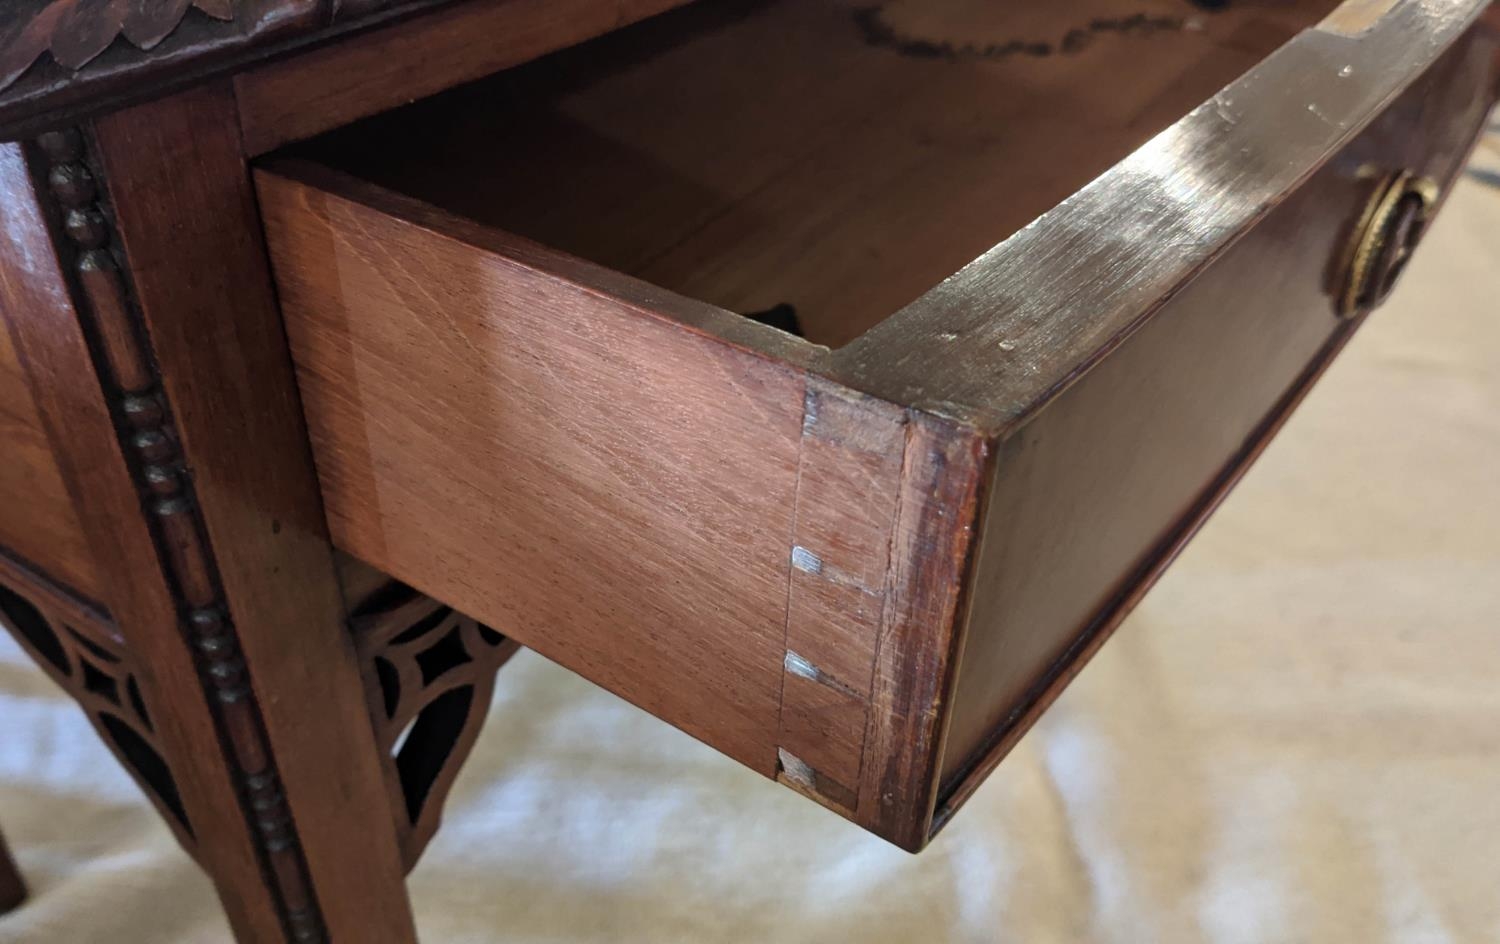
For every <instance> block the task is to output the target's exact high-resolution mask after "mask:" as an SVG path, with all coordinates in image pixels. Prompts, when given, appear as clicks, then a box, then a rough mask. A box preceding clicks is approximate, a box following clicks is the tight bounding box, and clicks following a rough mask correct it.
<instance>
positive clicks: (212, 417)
mask: <svg viewBox="0 0 1500 944" xmlns="http://www.w3.org/2000/svg"><path fill="white" fill-rule="evenodd" d="M233 119H234V102H233V97H232V95H231V94H230V91H229V89H228V87H227V86H220V87H207V88H204V89H202V90H200V91H197V92H193V93H188V94H186V95H183V96H180V97H178V98H175V99H168V100H165V101H163V102H161V103H158V104H153V105H147V106H142V107H141V108H139V109H135V110H132V111H128V112H122V113H119V114H117V115H112V116H109V117H107V118H105V119H103V120H101V121H100V122H99V124H98V127H97V135H98V147H99V151H100V155H101V162H102V164H103V166H104V169H105V171H106V175H107V177H108V179H109V180H110V183H111V189H110V196H111V199H112V201H113V206H114V211H115V216H116V218H117V220H118V226H119V232H120V237H121V241H122V243H123V246H124V250H125V253H126V255H127V257H128V259H129V262H130V267H131V275H132V281H133V284H134V288H135V292H136V300H137V304H138V305H139V308H140V311H141V316H142V320H143V322H144V324H145V326H146V328H147V331H148V333H149V337H150V340H151V344H152V348H153V350H154V354H155V358H156V362H157V364H158V367H159V369H160V371H161V378H162V385H163V389H164V392H165V395H166V397H167V399H168V400H169V401H170V403H171V409H172V416H173V419H174V422H175V430H176V433H177V435H178V436H179V437H180V439H181V442H182V448H183V451H184V453H185V455H186V456H187V459H188V464H189V467H190V469H191V474H192V486H193V493H194V497H195V498H196V503H197V506H198V509H199V515H200V516H201V525H200V527H201V528H202V534H201V535H199V537H198V540H199V541H203V542H205V544H204V546H203V548H202V549H201V550H200V551H198V552H197V553H193V554H185V555H184V558H185V559H188V560H197V561H199V564H198V565H197V566H184V565H183V564H182V563H178V564H177V566H176V568H175V569H176V572H177V573H178V575H179V580H180V581H181V576H182V575H183V574H184V573H186V574H194V575H196V576H194V577H192V578H190V579H189V580H186V581H181V583H182V586H183V592H184V593H188V594H190V593H191V592H192V585H193V583H194V581H196V580H202V581H204V588H205V590H210V591H211V590H213V589H215V588H216V587H215V585H217V588H218V589H221V592H222V600H223V604H222V605H223V606H224V608H225V610H226V612H224V613H223V614H222V618H224V619H225V620H226V621H229V622H231V623H232V627H233V628H232V632H233V633H234V635H235V636H236V637H237V643H238V647H239V649H240V650H241V651H242V653H243V660H244V665H245V667H246V669H247V671H248V677H249V681H250V685H251V687H252V688H253V690H254V692H255V696H256V699H255V700H256V704H257V706H258V709H259V712H258V723H259V724H261V725H263V726H264V735H263V739H264V747H263V748H261V749H262V750H265V751H267V752H268V753H269V754H270V755H271V756H272V757H273V758H274V768H270V769H271V770H272V771H274V772H273V773H271V774H267V775H265V776H262V775H261V774H260V773H259V772H258V771H257V770H256V769H255V767H254V765H253V764H251V763H247V762H246V756H247V755H246V753H245V751H246V744H245V742H244V741H242V740H241V739H239V738H237V737H235V734H234V729H231V735H230V739H231V741H232V743H233V746H234V748H235V750H236V756H237V757H238V758H239V759H240V762H241V767H242V770H243V771H244V773H245V774H246V775H248V777H249V779H248V780H247V785H248V788H249V791H250V793H251V794H252V796H254V795H255V794H256V792H257V791H259V790H262V789H263V790H264V791H265V792H267V793H269V792H271V791H277V792H278V794H279V793H280V792H283V791H284V796H285V805H286V807H287V809H288V811H289V814H290V817H291V819H292V821H293V823H294V824H295V828H294V830H293V829H292V828H291V826H290V824H289V825H288V829H287V835H286V841H287V842H290V843H291V848H293V849H296V848H299V847H300V849H301V855H302V856H303V857H304V858H305V867H306V871H307V874H308V875H309V876H310V878H311V883H312V888H311V890H310V891H311V893H312V894H314V895H315V897H316V901H315V903H314V902H313V901H308V902H306V903H305V904H299V902H297V901H296V900H293V898H294V895H297V896H300V895H302V894H304V892H303V891H302V890H301V886H300V885H299V880H298V879H297V877H296V876H295V875H291V874H289V873H288V872H287V871H286V870H287V869H295V868H297V867H298V866H297V863H295V862H294V861H291V860H285V859H278V857H277V852H278V851H279V849H280V848H281V845H282V840H281V839H280V838H279V837H280V833H279V832H278V834H277V836H267V837H266V838H267V840H268V842H267V844H266V846H265V848H266V850H267V854H268V857H269V859H270V861H271V865H272V869H273V872H274V874H275V879H276V881H277V883H278V885H279V887H280V889H281V891H282V894H283V895H284V896H286V898H287V899H288V900H287V907H288V909H289V911H290V912H291V913H292V914H293V921H294V926H295V920H296V914H297V912H298V910H299V908H314V907H316V909H317V911H319V912H321V918H322V924H323V926H324V927H325V928H326V933H327V935H328V937H329V938H330V939H333V940H359V941H369V942H372V944H374V942H386V941H389V942H393V944H394V942H409V941H412V940H414V938H415V931H414V928H413V926H412V917H411V911H410V906H409V904H408V902H407V900H406V896H405V890H404V882H403V877H404V868H403V863H402V860H401V856H400V852H399V849H398V847H397V843H396V837H395V835H394V833H393V832H392V831H391V830H389V829H383V828H372V826H371V824H376V823H379V824H388V823H390V822H391V818H392V816H391V803H390V797H389V795H388V794H387V792H386V789H385V784H384V781H383V774H382V769H381V766H380V763H379V757H380V755H379V753H378V749H377V747H376V744H375V739H374V735H373V732H372V730H371V727H370V723H369V715H368V713H367V711H366V705H365V698H364V688H363V683H362V680H361V677H360V672H359V666H358V661H357V659H356V656H355V652H354V647H353V643H352V641H351V640H350V638H349V636H348V634H347V632H346V630H345V627H344V622H343V616H344V608H343V600H342V598H341V595H340V592H339V587H338V583H337V578H336V576H335V571H334V563H333V558H332V552H331V549H330V548H329V545H328V542H327V531H326V527H325V524H324V521H323V515H322V509H321V505H320V502H319V497H318V491H317V483H316V479H315V477H314V474H313V470H312V466H311V459H310V456H309V454H308V451H307V444H306V443H307V440H306V434H305V432H304V427H303V425H302V422H301V408H300V405H299V402H298V399H297V391H296V387H295V383H294V380H293V376H292V371H291V364H290V361H289V359H288V355H287V346H286V338H285V336H284V334H283V332H282V327H281V323H280V319H279V317H278V314H277V309H276V305H275V299H274V296H273V294H272V289H271V283H270V274H269V271H268V269H267V267H266V260H265V256H264V249H263V247H262V244H261V241H260V235H259V229H258V226H257V214H256V208H255V205H254V197H253V193H252V190H251V184H250V179H249V174H248V170H247V168H246V166H245V163H244V158H243V156H242V154H241V151H240V142H239V136H238V134H237V133H236V130H235V126H234V120H233ZM163 154H172V155H173V159H172V160H171V161H170V162H164V161H162V160H161V159H160V155H163ZM183 520H184V528H187V525H186V519H183ZM195 530H196V529H195V528H188V529H187V530H185V531H183V532H182V533H183V535H184V538H187V537H188V536H191V535H192V534H193V533H194V532H195ZM172 543H173V545H174V546H177V542H172ZM200 568H201V571H202V573H201V574H200V573H199V570H200ZM195 605H198V606H201V605H202V604H195ZM195 612H196V611H195ZM195 618H196V615H195ZM313 701H316V704H317V709H316V710H310V707H311V705H312V703H313ZM277 774H279V790H278V786H277V783H276V781H277ZM267 778H269V785H267V786H264V787H262V784H265V783H267ZM279 798H280V797H279V795H278V796H277V797H275V799H277V800H279ZM225 799H227V798H225ZM257 802H262V799H261V798H258V799H257Z"/></svg>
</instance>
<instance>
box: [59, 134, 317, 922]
mask: <svg viewBox="0 0 1500 944" xmlns="http://www.w3.org/2000/svg"><path fill="white" fill-rule="evenodd" d="M37 145H38V147H39V148H40V150H41V152H42V153H43V154H44V155H45V158H46V181H45V182H46V192H47V193H48V194H50V196H51V197H52V199H53V200H54V201H55V206H54V207H53V208H52V209H53V210H54V211H55V212H54V213H53V215H54V217H55V219H54V225H56V226H58V227H60V229H61V233H60V234H59V235H57V236H55V237H54V242H55V243H56V244H57V247H58V255H59V258H60V259H62V260H63V261H64V263H65V267H66V268H67V269H68V270H69V274H70V276H71V278H72V279H73V280H74V291H75V295H76V301H77V309H78V313H79V318H80V321H81V322H82V323H83V327H84V329H85V332H86V333H88V334H89V335H90V342H91V346H92V348H93V354H94V362H95V367H96V369H97V370H98V371H99V374H100V379H101V381H102V382H103V386H104V389H105V390H106V391H107V392H109V393H110V394H111V395H112V397H113V402H112V403H111V408H112V409H113V410H114V411H115V418H116V424H117V428H118V431H119V435H120V441H121V445H122V447H123V449H124V451H125V454H126V458H127V461H128V462H129V463H130V466H131V471H132V474H133V476H134V478H135V481H136V484H137V487H138V488H139V489H140V491H141V498H142V502H143V506H144V509H145V510H146V512H147V517H148V521H149V523H150V526H151V532H152V535H153V537H154V539H155V543H156V546H157V551H158V553H159V554H160V555H161V558H162V561H163V564H164V565H165V570H166V572H167V573H168V575H169V576H170V578H171V579H172V581H173V582H174V584H175V586H174V587H173V590H174V594H175V596H176V599H177V606H178V612H179V614H180V620H181V622H180V629H181V631H182V633H183V637H184V639H185V640H186V641H187V642H188V643H189V644H190V645H192V647H193V648H194V650H195V652H196V654H197V661H198V665H199V669H200V671H201V672H202V674H203V678H204V687H205V690H206V692H207V694H208V695H209V696H210V705H211V706H212V708H213V711H214V715H215V722H216V724H217V726H218V729H219V734H220V738H221V740H222V742H223V743H224V745H225V746H226V748H227V753H228V754H229V756H230V758H231V760H232V761H233V764H234V767H235V769H236V770H237V771H238V772H239V776H240V786H241V789H242V797H241V800H242V806H243V808H244V811H245V815H246V818H247V820H248V822H249V823H250V825H251V826H252V827H253V828H254V830H255V833H256V835H257V836H258V839H259V844H260V848H261V852H262V854H263V856H264V865H265V868H266V869H267V872H268V874H269V876H270V877H271V878H272V879H273V880H274V881H273V884H274V887H275V889H276V890H277V891H278V892H279V900H280V904H281V906H282V909H283V915H282V917H283V920H284V921H285V923H286V927H287V930H288V933H289V936H290V938H291V939H292V940H293V941H298V942H322V941H324V940H325V939H326V935H325V934H324V932H323V930H322V926H321V921H320V919H319V916H318V912H317V906H316V903H315V899H314V896H313V891H312V887H311V883H310V881H309V878H308V872H307V866H306V863H305V862H304V860H303V857H302V851H301V848H300V846H299V844H298V841H297V834H296V829H295V827H294V825H293V823H292V820H291V814H290V811H289V810H288V809H287V805H286V801H285V799H284V797H283V796H282V793H281V786H280V779H279V777H278V775H277V772H276V766H275V762H274V760H273V759H272V757H271V753H270V745H269V742H268V739H267V736H266V731H265V725H264V723H263V720H262V718H261V715H260V709H259V707H258V705H257V704H256V701H255V698H254V695H253V693H252V689H251V686H250V680H249V677H248V673H247V670H246V667H245V663H244V660H243V659H242V658H241V657H240V648H239V642H238V639H237V638H236V635H235V629H234V625H233V623H232V622H231V620H230V618H229V615H228V613H227V611H226V608H225V606H224V603H223V600H222V595H221V593H220V589H219V578H218V571H217V567H216V565H215V563H214V559H213V555H212V553H211V551H210V549H209V547H208V544H207V540H206V537H205V531H204V526H203V521H202V518H201V515H200V513H199V510H198V506H197V502H196V501H195V499H194V496H193V490H192V483H191V481H190V476H189V473H188V471H187V469H186V467H185V466H184V464H183V456H182V452H181V449H180V448H179V444H178V441H177V435H176V431H175V429H174V427H173V424H172V419H171V411H170V407H169V404H168V402H167V396H166V392H165V391H164V390H163V389H162V388H161V384H160V378H159V377H158V376H157V373H156V366H155V364H154V362H153V359H152V357H151V355H150V352H149V342H148V341H147V339H146V336H145V333H144V331H143V329H142V327H141V325H140V323H139V317H138V314H137V312H136V305H135V301H134V299H133V297H132V292H131V290H130V287H129V281H130V280H129V276H128V265H126V264H125V263H124V251H123V248H122V247H121V246H120V245H118V240H117V239H116V237H115V235H114V227H113V225H112V223H111V221H110V215H109V210H108V200H107V194H106V192H105V188H104V186H103V183H102V181H101V180H100V177H99V174H98V173H97V171H96V169H95V167H94V166H92V165H91V163H90V160H89V155H88V145H87V142H86V139H85V137H84V136H83V134H82V133H80V132H79V131H77V130H68V131H62V132H52V133H48V134H45V135H42V136H41V137H40V138H39V139H38V140H37Z"/></svg>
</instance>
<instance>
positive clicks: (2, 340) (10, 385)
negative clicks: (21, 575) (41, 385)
mask: <svg viewBox="0 0 1500 944" xmlns="http://www.w3.org/2000/svg"><path fill="white" fill-rule="evenodd" d="M0 299H4V302H3V304H7V305H9V304H25V302H24V300H22V297H21V293H20V291H19V289H18V287H16V286H15V285H14V282H13V280H12V279H10V278H7V276H6V274H5V271H4V270H3V268H0ZM0 442H3V443H4V444H5V454H4V459H3V460H0V547H3V548H6V549H8V550H9V551H10V552H11V553H13V554H16V555H19V556H20V557H23V558H25V559H27V560H30V561H32V562H33V563H34V564H35V565H36V566H37V567H39V568H40V569H42V570H44V571H46V572H47V573H50V574H52V575H53V576H54V577H55V578H56V579H57V580H59V581H61V582H63V583H65V584H67V585H68V586H70V587H72V588H73V589H74V591H76V592H77V593H79V594H81V595H83V596H85V597H88V598H89V599H93V600H99V599H102V598H103V594H102V591H101V587H100V583H99V577H98V574H97V573H96V571H95V568H94V561H93V555H92V552H91V551H90V550H89V545H88V539H87V538H86V537H85V535H84V532H83V527H82V525H80V524H79V522H78V513H77V511H76V510H75V509H74V507H73V499H72V496H71V495H69V494H68V489H67V486H66V485H65V484H64V482H63V477H62V470H61V469H59V468H58V466H57V459H56V458H55V457H54V456H53V454H52V445H51V442H50V441H49V440H48V438H47V430H46V427H44V426H43V425H42V420H41V417H40V416H39V415H38V414H37V408H36V401H35V400H33V399H32V396H31V390H30V389H29V388H28V387H27V384H26V374H25V371H23V370H22V368H21V362H20V361H19V360H18V359H17V356H16V349H15V345H14V344H12V343H11V339H10V333H9V332H8V331H0Z"/></svg>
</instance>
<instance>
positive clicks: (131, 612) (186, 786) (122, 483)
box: [0, 145, 284, 944]
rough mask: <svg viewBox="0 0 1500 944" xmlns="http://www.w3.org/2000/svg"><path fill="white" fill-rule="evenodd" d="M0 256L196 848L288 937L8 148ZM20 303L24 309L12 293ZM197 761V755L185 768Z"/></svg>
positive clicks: (67, 477)
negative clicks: (196, 837) (197, 839)
mask: <svg viewBox="0 0 1500 944" xmlns="http://www.w3.org/2000/svg"><path fill="white" fill-rule="evenodd" d="M0 192H3V194H4V199H0V229H3V230H4V232H5V233H6V235H7V237H8V240H7V242H6V243H5V244H4V245H5V251H4V254H3V258H0V272H3V273H4V279H5V282H6V290H7V293H8V294H7V304H6V305H4V306H3V308H0V314H3V315H4V317H5V319H6V322H7V327H8V328H9V329H10V332H11V336H12V337H13V338H14V340H15V345H16V349H17V351H18V353H19V355H20V359H21V362H22V364H23V366H24V367H25V369H26V375H27V380H28V384H29V386H30V388H31V390H32V391H33V392H34V395H35V398H36V403H37V408H38V413H39V414H40V416H41V417H42V421H43V423H44V424H45V425H46V427H47V431H48V436H49V438H50V439H51V440H52V441H53V442H54V443H57V444H58V449H57V458H58V463H59V467H60V468H61V470H62V472H63V477H64V481H65V482H67V483H68V488H69V492H70V494H72V495H74V496H77V497H78V505H77V507H78V509H79V512H80V515H79V517H80V522H81V524H82V526H83V528H84V532H85V534H86V535H87V536H88V539H89V546H90V548H91V549H92V551H93V553H94V559H95V561H96V562H97V566H98V568H99V574H100V580H101V583H102V586H103V589H104V592H103V598H104V599H103V601H102V602H104V603H105V604H106V605H107V606H108V607H109V610H110V613H111V615H112V616H113V617H114V618H115V621H116V623H117V625H118V626H119V627H120V631H121V634H122V635H123V636H124V639H125V643H126V645H128V646H129V647H130V649H131V651H132V652H133V653H135V655H136V657H137V659H138V660H139V663H140V667H141V676H140V681H141V686H142V688H143V690H144V691H145V693H146V697H147V699H148V701H150V703H151V704H152V705H153V706H155V707H156V711H157V726H158V732H159V737H160V741H161V744H162V746H163V748H164V753H165V754H166V755H167V757H168V759H169V762H172V763H173V765H174V766H173V769H174V776H175V778H176V781H177V785H178V787H179V788H180V790H181V794H182V801H183V806H184V807H185V809H186V812H187V818H188V821H189V822H190V823H191V824H192V827H193V829H194V831H195V832H197V833H198V834H200V835H203V836H212V837H213V841H212V842H207V841H205V842H204V843H203V845H202V847H201V850H200V856H201V861H202V863H203V864H204V866H205V868H207V869H208V871H209V872H210V873H211V874H212V875H213V877H214V880H215V883H216V885H217V887H218V889H219V891H220V897H221V900H222V901H223V903H224V906H225V910H226V912H227V914H228V917H229V921H230V924H231V926H232V927H233V928H234V931H235V934H236V936H237V937H238V938H239V939H240V940H242V941H250V942H257V944H259V942H265V944H284V934H283V930H282V921H281V917H280V912H279V905H278V903H277V901H276V900H275V896H274V894H273V893H272V891H271V889H270V888H269V887H268V886H267V885H266V884H265V883H264V881H263V878H262V872H261V866H260V861H259V855H258V852H257V844H256V840H255V838H254V837H253V835H252V832H251V827H250V824H249V823H248V822H247V820H246V818H245V815H244V812H243V810H242V809H241V808H240V805H239V802H238V799H237V798H238V795H239V784H238V783H237V782H236V778H235V776H234V774H233V772H232V771H231V769H230V766H229V762H228V758H227V757H226V756H225V754H224V752H223V751H222V749H221V748H220V747H219V739H218V737H219V736H218V731H217V729H216V727H215V724H214V716H213V713H212V712H211V711H210V709H209V695H208V693H207V692H206V691H205V689H204V685H203V682H202V680H201V679H200V677H199V675H198V668H197V664H196V662H195V660H194V658H193V654H192V651H191V650H190V649H189V647H188V646H187V645H185V644H184V641H183V638H182V635H181V634H180V632H179V630H178V624H179V613H178V604H177V601H176V599H175V598H174V596H173V591H172V588H171V585H170V579H169V577H168V576H167V575H166V574H165V573H164V570H163V564H162V560H161V558H160V557H159V555H158V553H157V549H156V546H155V541H154V538H153V535H152V533H151V529H150V525H149V522H148V521H147V520H146V518H145V516H144V515H143V514H142V508H141V497H140V494H139V493H138V491H137V489H136V484H135V482H134V480H133V478H132V475H131V469H130V466H129V464H128V463H127V461H126V459H125V456H124V454H123V452H122V451H121V445H120V440H119V438H118V436H117V433H116V430H115V427H114V424H113V421H112V418H111V414H110V408H109V405H108V404H109V401H108V399H106V393H105V390H104V389H103V388H102V386H101V383H100V380H99V374H98V373H97V372H96V368H95V361H94V358H93V355H92V353H91V351H90V348H89V344H88V342H87V341H86V339H85V337H84V331H83V327H82V325H81V324H80V321H79V316H78V311H77V309H76V308H75V305H74V301H73V296H72V293H71V291H70V286H69V283H68V280H67V278H66V277H65V275H64V270H63V265H62V263H61V261H60V260H59V259H58V256H57V252H58V250H57V248H56V246H55V244H54V241H53V238H52V235H51V232H50V229H51V226H50V220H49V216H48V212H47V209H46V208H47V207H48V206H49V204H48V203H44V202H43V200H42V199H40V198H39V194H38V191H37V188H36V184H35V182H34V179H33V174H32V168H31V166H30V161H29V160H28V157H27V155H26V153H25V152H24V150H23V149H22V148H21V146H19V145H4V146H0ZM17 298H24V299H25V303H24V304H16V303H15V299H17ZM185 758H193V761H194V762H193V763H191V764H189V763H178V761H180V760H182V759H185Z"/></svg>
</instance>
